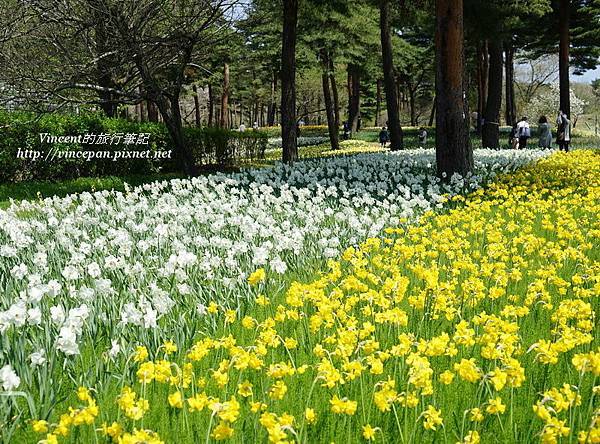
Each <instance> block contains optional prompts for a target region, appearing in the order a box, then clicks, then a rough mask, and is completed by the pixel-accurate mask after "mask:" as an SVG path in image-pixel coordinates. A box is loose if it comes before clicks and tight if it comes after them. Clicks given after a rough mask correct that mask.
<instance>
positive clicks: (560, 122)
mask: <svg viewBox="0 0 600 444" xmlns="http://www.w3.org/2000/svg"><path fill="white" fill-rule="evenodd" d="M556 125H557V130H556V143H557V144H558V149H560V150H562V151H566V152H568V151H569V143H571V121H570V120H569V116H567V115H566V114H565V113H563V112H562V110H561V111H559V112H558V117H557V118H556Z"/></svg>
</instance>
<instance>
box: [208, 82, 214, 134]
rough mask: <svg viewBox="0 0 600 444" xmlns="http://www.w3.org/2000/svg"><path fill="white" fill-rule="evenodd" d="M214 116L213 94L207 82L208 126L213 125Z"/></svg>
mask: <svg viewBox="0 0 600 444" xmlns="http://www.w3.org/2000/svg"><path fill="white" fill-rule="evenodd" d="M214 116H215V95H214V91H213V87H212V85H211V84H210V83H209V84H208V126H209V127H210V126H213V124H214V120H215V119H214Z"/></svg>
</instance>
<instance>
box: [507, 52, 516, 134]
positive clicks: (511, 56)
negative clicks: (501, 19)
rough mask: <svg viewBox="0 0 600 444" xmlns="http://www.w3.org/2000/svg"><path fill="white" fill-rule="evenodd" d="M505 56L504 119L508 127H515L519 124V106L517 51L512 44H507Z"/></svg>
mask: <svg viewBox="0 0 600 444" xmlns="http://www.w3.org/2000/svg"><path fill="white" fill-rule="evenodd" d="M504 54H505V65H504V72H505V75H504V78H505V80H506V88H505V93H504V96H505V97H506V103H505V105H504V106H505V110H504V118H505V120H506V124H507V125H509V126H514V125H516V123H517V104H516V103H515V49H514V48H513V46H512V44H510V43H507V44H506V49H505V51H504Z"/></svg>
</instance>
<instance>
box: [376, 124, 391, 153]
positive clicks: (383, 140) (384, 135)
mask: <svg viewBox="0 0 600 444" xmlns="http://www.w3.org/2000/svg"><path fill="white" fill-rule="evenodd" d="M389 141H390V135H389V133H388V130H387V128H386V127H385V126H384V127H383V128H381V131H379V143H380V144H381V148H385V147H386V145H387V143H388V142H389Z"/></svg>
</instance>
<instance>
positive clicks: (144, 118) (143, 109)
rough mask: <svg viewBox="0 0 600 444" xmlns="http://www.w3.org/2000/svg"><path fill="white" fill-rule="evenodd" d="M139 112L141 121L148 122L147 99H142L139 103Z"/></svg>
mask: <svg viewBox="0 0 600 444" xmlns="http://www.w3.org/2000/svg"><path fill="white" fill-rule="evenodd" d="M138 106H139V113H140V122H147V121H148V119H147V115H146V102H145V101H143V100H142V101H141V102H140V103H139V105H138Z"/></svg>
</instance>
